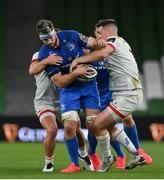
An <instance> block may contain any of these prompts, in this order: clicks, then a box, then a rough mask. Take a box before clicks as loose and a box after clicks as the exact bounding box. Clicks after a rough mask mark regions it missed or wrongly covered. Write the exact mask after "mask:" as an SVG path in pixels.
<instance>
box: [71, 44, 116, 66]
mask: <svg viewBox="0 0 164 180" xmlns="http://www.w3.org/2000/svg"><path fill="white" fill-rule="evenodd" d="M113 51H114V49H113V48H112V47H110V46H108V45H107V46H106V47H104V48H101V49H98V50H95V51H92V52H91V53H89V54H87V55H85V56H81V57H79V58H76V59H75V61H73V62H72V64H71V69H73V68H74V67H77V65H78V64H81V63H87V62H95V61H99V60H102V59H103V58H106V57H107V56H109V55H110V54H111V53H112V52H113Z"/></svg>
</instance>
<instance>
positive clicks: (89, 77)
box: [77, 64, 97, 82]
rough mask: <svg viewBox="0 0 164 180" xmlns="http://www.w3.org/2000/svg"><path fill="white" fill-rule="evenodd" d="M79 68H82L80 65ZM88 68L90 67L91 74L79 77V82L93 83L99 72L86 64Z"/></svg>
mask: <svg viewBox="0 0 164 180" xmlns="http://www.w3.org/2000/svg"><path fill="white" fill-rule="evenodd" d="M78 66H80V64H79V65H78ZM78 66H77V68H78ZM86 66H89V67H88V69H89V74H86V75H83V76H79V77H77V80H79V81H83V82H88V81H92V80H93V79H94V78H95V77H96V76H97V71H96V69H95V68H94V66H93V65H91V64H86Z"/></svg>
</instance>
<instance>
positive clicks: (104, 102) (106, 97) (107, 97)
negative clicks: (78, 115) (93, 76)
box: [100, 91, 112, 111]
mask: <svg viewBox="0 0 164 180" xmlns="http://www.w3.org/2000/svg"><path fill="white" fill-rule="evenodd" d="M111 100H112V92H111V91H108V92H107V93H105V94H101V95H100V111H103V110H104V109H105V108H106V107H107V106H108V105H109V104H110V102H111Z"/></svg>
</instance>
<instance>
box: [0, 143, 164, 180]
mask: <svg viewBox="0 0 164 180" xmlns="http://www.w3.org/2000/svg"><path fill="white" fill-rule="evenodd" d="M141 144H142V147H143V148H144V149H145V150H146V151H147V152H149V154H150V155H151V156H152V158H153V164H152V165H150V166H142V167H137V168H135V169H133V170H131V171H126V170H118V169H116V168H115V167H114V166H113V167H112V168H111V170H110V171H109V172H106V173H97V172H88V171H86V170H83V169H82V170H81V172H78V173H71V174H61V173H60V169H61V168H64V167H66V166H67V165H68V164H69V158H68V153H67V150H66V147H65V145H64V144H63V143H57V144H56V149H55V153H54V154H55V171H54V172H53V173H48V174H45V173H42V172H41V169H42V168H43V165H44V155H43V144H42V143H18V142H17V143H13V144H8V143H5V142H0V178H2V179H5V178H8V179H14V178H15V179H30V178H31V179H111V178H115V179H132V178H133V179H135V178H138V179H146V178H147V179H153V178H154V179H160V178H164V143H157V144H156V143H154V142H142V143H141Z"/></svg>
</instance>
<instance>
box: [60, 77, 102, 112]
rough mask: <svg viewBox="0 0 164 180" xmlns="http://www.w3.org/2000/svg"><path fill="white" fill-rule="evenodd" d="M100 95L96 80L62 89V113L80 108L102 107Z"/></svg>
mask: <svg viewBox="0 0 164 180" xmlns="http://www.w3.org/2000/svg"><path fill="white" fill-rule="evenodd" d="M99 99H100V97H99V93H98V89H97V85H96V82H95V81H91V82H86V83H82V84H80V85H79V86H72V87H70V86H69V88H63V89H61V90H60V106H61V113H64V112H67V111H73V110H80V109H100V100H99Z"/></svg>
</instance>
